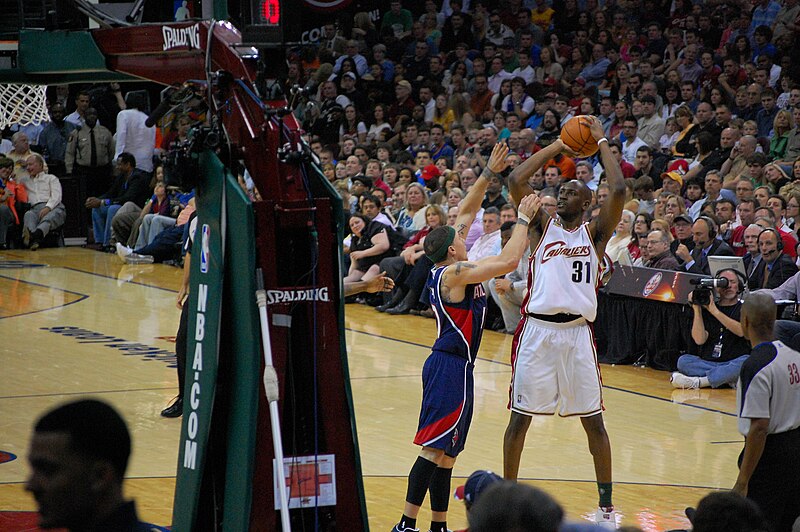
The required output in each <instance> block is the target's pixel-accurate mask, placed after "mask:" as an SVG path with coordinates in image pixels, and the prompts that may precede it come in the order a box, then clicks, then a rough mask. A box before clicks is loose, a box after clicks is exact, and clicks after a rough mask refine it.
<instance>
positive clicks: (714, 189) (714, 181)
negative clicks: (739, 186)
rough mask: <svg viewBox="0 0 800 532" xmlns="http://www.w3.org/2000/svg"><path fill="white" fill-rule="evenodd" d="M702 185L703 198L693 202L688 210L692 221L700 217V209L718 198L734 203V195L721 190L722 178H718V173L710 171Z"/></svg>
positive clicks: (728, 191)
mask: <svg viewBox="0 0 800 532" xmlns="http://www.w3.org/2000/svg"><path fill="white" fill-rule="evenodd" d="M704 183H705V189H706V194H705V196H703V197H702V198H700V199H699V200H697V201H695V202H694V203H693V204H692V206H691V208H690V209H689V216H691V217H692V219H693V220H696V219H697V217H698V216H700V211H701V209H702V208H703V206H704V205H706V204H707V203H711V202H712V201H716V200H718V199H720V198H725V199H729V200H731V201H733V202H736V194H735V193H734V192H732V191H730V190H727V189H723V188H722V178H721V177H720V174H719V172H717V171H714V170H712V171H709V172H708V173H706V178H705V180H704Z"/></svg>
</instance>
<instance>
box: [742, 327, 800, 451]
mask: <svg viewBox="0 0 800 532" xmlns="http://www.w3.org/2000/svg"><path fill="white" fill-rule="evenodd" d="M736 404H737V405H738V416H739V432H740V433H741V434H743V435H745V436H746V435H747V434H748V433H749V432H750V420H751V419H759V418H765V419H769V428H768V433H769V434H780V433H782V432H788V431H790V430H793V429H796V428H797V427H800V353H798V352H797V351H795V350H793V349H791V348H789V347H787V346H786V345H784V344H783V343H782V342H779V341H777V340H776V341H774V342H763V343H760V344H758V345H757V346H755V347H753V351H752V352H751V353H750V357H749V358H748V359H747V361H746V362H745V363H744V365H743V366H742V371H741V373H740V375H739V385H738V386H737V387H736Z"/></svg>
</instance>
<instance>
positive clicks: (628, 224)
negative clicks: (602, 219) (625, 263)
mask: <svg viewBox="0 0 800 532" xmlns="http://www.w3.org/2000/svg"><path fill="white" fill-rule="evenodd" d="M635 218H636V215H635V214H634V213H632V212H631V211H628V210H623V211H622V217H621V218H620V220H619V223H618V224H617V228H616V230H615V231H614V236H612V237H611V239H610V240H609V241H608V244H606V255H608V258H609V259H610V260H611V262H619V261H620V257H621V256H622V255H623V254H625V253H626V252H628V253H629V254H630V252H629V251H628V246H629V245H630V243H631V241H632V239H633V221H634V219H635Z"/></svg>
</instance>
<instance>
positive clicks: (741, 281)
mask: <svg viewBox="0 0 800 532" xmlns="http://www.w3.org/2000/svg"><path fill="white" fill-rule="evenodd" d="M724 272H733V273H734V275H736V280H737V282H738V285H739V286H738V288H737V290H736V294H737V295H738V296H739V299H743V298H745V297H747V294H748V293H749V292H750V289H749V288H748V286H747V277H745V276H744V274H743V273H742V272H740V271H739V270H737V269H736V268H723V269H721V270H719V271H717V273H716V275H714V279H722V274H723V273H724Z"/></svg>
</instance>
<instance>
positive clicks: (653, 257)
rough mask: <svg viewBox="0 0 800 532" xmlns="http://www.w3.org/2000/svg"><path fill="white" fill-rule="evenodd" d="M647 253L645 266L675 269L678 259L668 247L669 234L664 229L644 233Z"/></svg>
mask: <svg viewBox="0 0 800 532" xmlns="http://www.w3.org/2000/svg"><path fill="white" fill-rule="evenodd" d="M646 245H647V255H648V257H649V259H648V261H647V264H646V266H647V267H648V268H655V269H658V270H677V269H678V268H679V266H678V261H677V259H675V257H674V255H673V254H672V252H671V251H670V249H669V246H670V234H669V232H666V231H659V230H654V231H650V233H649V234H647V235H646Z"/></svg>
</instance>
